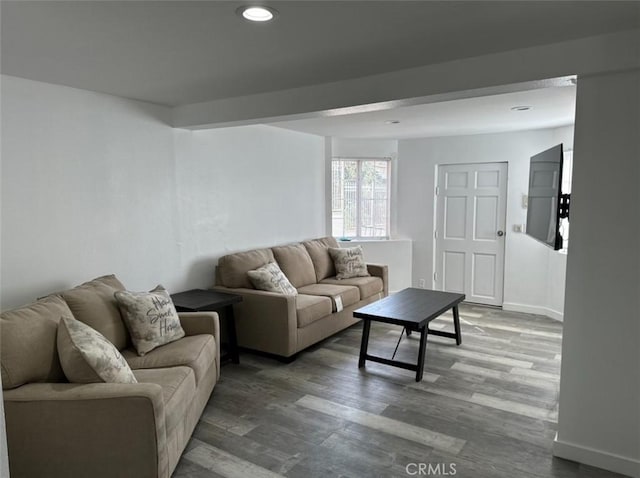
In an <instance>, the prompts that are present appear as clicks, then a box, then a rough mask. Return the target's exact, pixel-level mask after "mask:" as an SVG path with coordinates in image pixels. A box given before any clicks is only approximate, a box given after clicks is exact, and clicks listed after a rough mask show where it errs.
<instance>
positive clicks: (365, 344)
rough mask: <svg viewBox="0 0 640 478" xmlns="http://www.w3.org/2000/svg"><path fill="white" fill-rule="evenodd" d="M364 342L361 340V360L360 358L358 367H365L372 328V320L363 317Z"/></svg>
mask: <svg viewBox="0 0 640 478" xmlns="http://www.w3.org/2000/svg"><path fill="white" fill-rule="evenodd" d="M362 322H363V324H362V342H360V360H358V368H362V367H364V363H365V361H366V360H367V348H368V347H369V330H371V321H370V320H369V319H362Z"/></svg>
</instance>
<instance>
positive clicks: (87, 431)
mask: <svg viewBox="0 0 640 478" xmlns="http://www.w3.org/2000/svg"><path fill="white" fill-rule="evenodd" d="M123 289H124V287H123V285H122V284H121V283H120V281H119V280H118V279H117V278H116V277H115V276H104V277H100V278H98V279H95V280H92V281H91V282H87V283H85V284H83V285H81V286H78V287H76V288H74V289H70V290H67V291H65V292H61V293H60V294H56V295H52V296H49V297H45V298H43V299H40V300H38V301H36V302H33V303H32V304H29V305H26V306H24V307H20V308H18V309H14V310H11V311H6V312H3V313H2V315H1V316H0V337H1V345H2V347H1V359H2V360H1V364H2V387H3V394H4V407H5V415H6V427H7V443H8V448H9V467H10V473H11V476H15V477H33V478H36V477H37V478H42V477H47V478H86V477H91V478H101V477H104V478H114V477H136V478H168V477H169V476H170V475H171V473H172V472H173V470H174V468H175V467H176V465H177V463H178V460H179V459H180V455H181V453H182V451H183V450H184V448H185V447H186V445H187V442H188V441H189V438H190V437H191V433H192V432H193V430H194V428H195V426H196V424H197V422H198V419H199V418H200V415H201V414H202V411H203V410H204V407H205V406H206V404H207V401H208V400H209V396H210V395H211V392H212V390H213V388H214V386H215V384H216V382H217V380H218V377H219V376H220V350H219V338H220V334H219V324H218V315H217V314H216V313H215V312H197V313H186V314H185V313H180V314H179V316H180V321H181V325H182V328H183V329H184V331H185V334H186V336H185V337H183V338H181V339H179V340H177V341H175V342H172V343H169V344H166V345H163V346H161V347H158V348H156V349H154V350H152V351H151V352H149V353H147V354H145V355H144V356H142V357H140V356H138V355H137V353H136V352H135V351H134V350H133V348H132V346H131V340H130V338H129V335H128V332H127V330H126V328H125V325H124V323H123V321H122V318H121V316H120V313H119V310H118V306H117V304H116V301H115V299H114V297H113V294H114V292H115V291H116V290H123ZM62 316H70V317H75V318H76V319H78V320H79V321H81V322H84V323H86V324H87V325H90V326H91V327H93V328H94V329H96V330H98V331H99V332H101V333H102V334H103V335H104V336H105V337H106V338H107V339H108V340H109V341H110V342H111V343H113V344H114V345H115V346H116V347H117V348H118V349H119V350H120V352H121V353H122V355H123V356H124V357H125V359H126V360H127V362H128V363H129V365H130V367H131V368H132V369H133V373H134V375H135V376H136V379H137V380H138V382H139V383H69V382H68V381H67V379H66V377H65V375H64V372H63V370H62V367H61V364H60V360H59V357H58V350H57V342H56V333H57V328H58V322H59V321H60V318H61V317H62Z"/></svg>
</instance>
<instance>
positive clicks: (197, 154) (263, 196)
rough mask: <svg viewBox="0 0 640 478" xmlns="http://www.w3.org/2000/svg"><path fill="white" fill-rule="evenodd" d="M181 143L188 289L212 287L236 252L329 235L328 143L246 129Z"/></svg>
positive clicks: (201, 134)
mask: <svg viewBox="0 0 640 478" xmlns="http://www.w3.org/2000/svg"><path fill="white" fill-rule="evenodd" d="M177 138H178V139H177V152H178V154H177V161H176V178H177V182H178V184H179V190H178V194H179V213H178V215H179V218H180V248H181V254H180V256H181V263H180V265H179V270H180V274H182V275H184V274H186V282H185V283H184V284H181V286H182V288H184V286H188V287H196V286H197V285H201V286H202V285H209V284H212V283H213V282H212V280H211V279H212V278H211V271H212V265H213V264H214V259H217V258H218V257H219V256H221V255H224V254H227V253H229V252H236V251H241V250H246V249H251V248H254V247H263V246H264V247H270V246H274V245H277V244H284V243H287V242H294V241H298V240H302V239H310V238H314V237H321V236H324V235H326V233H325V219H324V218H325V212H324V211H325V203H324V201H325V196H324V193H325V183H324V164H325V158H324V138H323V137H321V136H314V135H309V134H304V133H296V132H292V131H288V130H284V129H280V128H273V127H269V126H245V127H239V128H227V129H218V130H208V131H206V130H203V131H193V132H191V131H184V130H183V131H178V132H177Z"/></svg>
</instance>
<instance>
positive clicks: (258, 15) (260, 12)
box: [236, 5, 278, 22]
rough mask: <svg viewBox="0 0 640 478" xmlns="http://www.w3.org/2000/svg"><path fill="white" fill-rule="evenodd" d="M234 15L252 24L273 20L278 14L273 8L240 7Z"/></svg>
mask: <svg viewBox="0 0 640 478" xmlns="http://www.w3.org/2000/svg"><path fill="white" fill-rule="evenodd" d="M236 13H237V14H238V15H240V16H242V18H244V19H246V20H249V21H252V22H268V21H269V20H273V17H275V16H276V15H277V14H278V12H277V10H274V9H273V8H269V7H263V6H257V5H250V6H245V7H240V8H238V9H237V10H236Z"/></svg>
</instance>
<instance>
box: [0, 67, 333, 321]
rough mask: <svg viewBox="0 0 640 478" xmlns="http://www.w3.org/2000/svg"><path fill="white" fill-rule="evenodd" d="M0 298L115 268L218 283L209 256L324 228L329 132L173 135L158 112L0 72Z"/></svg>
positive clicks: (176, 283) (154, 279)
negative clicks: (326, 136) (326, 134)
mask: <svg viewBox="0 0 640 478" xmlns="http://www.w3.org/2000/svg"><path fill="white" fill-rule="evenodd" d="M1 92H2V204H1V207H2V210H1V213H2V218H1V219H2V223H1V227H2V244H1V263H0V273H1V278H2V283H1V289H2V290H1V307H2V309H7V308H10V307H13V306H18V305H21V304H24V303H27V302H30V301H32V300H33V299H35V298H36V297H38V296H41V295H43V294H47V293H50V292H53V291H57V290H61V289H64V288H68V287H71V286H73V285H75V284H78V283H79V282H82V281H85V280H88V279H91V278H93V277H95V276H98V275H102V274H107V273H112V272H113V273H116V274H117V275H118V277H120V278H121V280H122V281H123V282H124V284H125V285H126V286H127V287H128V288H130V289H133V290H144V289H148V288H151V287H153V286H155V285H156V284H157V283H162V284H164V285H165V286H166V287H168V288H169V289H170V290H176V291H177V290H182V289H186V288H190V287H196V286H199V287H204V286H207V285H209V284H211V283H212V281H213V279H212V274H213V266H214V264H215V262H216V259H217V257H219V256H220V255H222V254H224V253H226V252H228V251H231V250H239V249H246V248H251V247H255V246H262V245H273V244H276V243H280V242H289V241H294V240H299V239H305V238H310V237H315V236H322V235H324V233H325V225H324V180H323V174H324V139H323V138H320V137H317V136H312V135H307V134H302V133H294V132H291V131H286V130H282V129H279V128H271V127H266V126H251V127H242V128H230V129H222V130H216V131H209V132H207V131H200V132H191V131H180V130H173V129H172V128H170V127H169V126H167V123H166V122H167V119H168V115H169V111H168V110H167V109H165V108H163V107H159V106H155V105H149V104H145V103H141V102H135V101H129V100H125V99H121V98H116V97H112V96H108V95H102V94H97V93H92V92H88V91H83V90H77V89H72V88H67V87H61V86H55V85H50V84H45V83H39V82H33V81H29V80H23V79H18V78H13V77H6V76H3V77H2V91H1Z"/></svg>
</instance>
